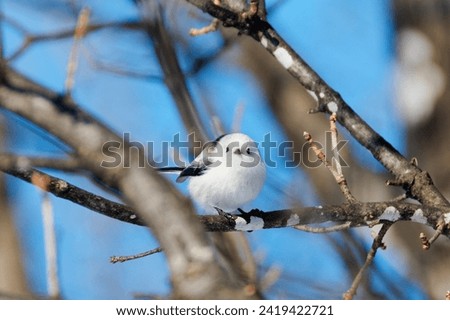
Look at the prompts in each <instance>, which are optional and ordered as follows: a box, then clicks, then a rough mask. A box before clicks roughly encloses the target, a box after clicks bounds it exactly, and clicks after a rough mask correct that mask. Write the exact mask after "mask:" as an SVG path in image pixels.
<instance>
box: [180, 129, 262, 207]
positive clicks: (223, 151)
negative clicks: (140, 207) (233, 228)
mask: <svg viewBox="0 0 450 320" xmlns="http://www.w3.org/2000/svg"><path fill="white" fill-rule="evenodd" d="M188 178H189V186H188V190H189V193H190V195H191V197H192V199H193V200H194V201H196V202H197V203H198V204H199V205H200V206H202V207H203V208H204V209H206V211H207V212H208V213H210V212H215V210H217V211H218V212H219V213H221V212H220V211H221V210H222V213H224V212H225V213H232V212H234V211H236V210H240V211H241V209H240V208H241V206H243V205H245V204H247V203H248V202H250V201H252V200H253V199H255V198H256V196H257V195H258V194H259V192H260V191H261V189H262V187H263V185H264V181H265V178H266V167H265V164H264V162H263V161H262V159H261V155H260V153H259V150H258V147H257V145H256V143H255V142H254V141H253V140H252V139H251V138H250V137H249V136H247V135H245V134H243V133H230V134H225V135H222V136H220V137H218V138H217V139H216V140H214V141H212V142H208V143H207V144H206V145H205V147H204V148H203V151H202V152H201V153H200V154H199V155H198V156H197V157H196V158H195V159H194V160H193V161H192V162H191V164H190V165H189V166H187V167H186V168H184V169H183V170H182V171H181V173H180V175H179V176H178V178H177V180H176V181H177V182H183V181H185V180H186V179H188Z"/></svg>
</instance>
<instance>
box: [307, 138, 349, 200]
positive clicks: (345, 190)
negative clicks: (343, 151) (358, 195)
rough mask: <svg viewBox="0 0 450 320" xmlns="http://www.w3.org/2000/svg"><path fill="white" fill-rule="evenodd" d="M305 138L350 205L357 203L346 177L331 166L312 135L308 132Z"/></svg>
mask: <svg viewBox="0 0 450 320" xmlns="http://www.w3.org/2000/svg"><path fill="white" fill-rule="evenodd" d="M303 137H304V138H305V140H306V141H307V142H308V143H309V144H310V146H311V149H313V151H314V153H315V154H316V156H317V158H318V159H319V160H320V161H322V163H323V164H324V165H325V167H326V168H327V169H328V170H329V171H330V172H331V174H332V175H333V177H334V179H335V180H336V183H337V184H338V186H339V188H340V189H341V192H342V194H343V195H344V197H345V199H346V200H347V201H348V202H349V203H353V202H355V201H356V199H355V197H354V196H353V195H352V193H351V192H350V189H349V187H348V185H347V180H346V179H345V177H344V175H343V174H342V173H339V172H338V171H337V170H336V168H335V167H334V166H333V165H331V164H330V162H329V161H328V160H327V159H326V156H325V154H324V153H323V151H322V150H320V149H319V148H318V147H317V145H316V143H315V142H314V140H313V138H312V136H311V134H309V133H308V132H304V133H303ZM332 147H333V148H336V146H332Z"/></svg>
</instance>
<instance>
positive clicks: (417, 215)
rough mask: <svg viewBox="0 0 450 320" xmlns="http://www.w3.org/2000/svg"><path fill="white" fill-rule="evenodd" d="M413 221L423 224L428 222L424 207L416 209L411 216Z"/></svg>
mask: <svg viewBox="0 0 450 320" xmlns="http://www.w3.org/2000/svg"><path fill="white" fill-rule="evenodd" d="M411 221H414V222H417V223H421V224H427V218H425V216H424V215H423V211H422V209H417V210H416V211H414V214H413V215H412V217H411Z"/></svg>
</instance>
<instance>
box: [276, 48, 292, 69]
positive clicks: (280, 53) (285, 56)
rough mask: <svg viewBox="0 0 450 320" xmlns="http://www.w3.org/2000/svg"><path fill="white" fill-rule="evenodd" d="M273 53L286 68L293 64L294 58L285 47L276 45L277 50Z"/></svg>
mask: <svg viewBox="0 0 450 320" xmlns="http://www.w3.org/2000/svg"><path fill="white" fill-rule="evenodd" d="M273 55H274V56H275V58H277V60H278V62H279V63H281V65H282V66H283V67H285V68H286V69H289V68H290V67H291V66H292V65H293V64H294V59H292V56H291V55H290V54H289V52H287V50H286V49H285V48H282V47H278V48H277V50H275V51H274V52H273Z"/></svg>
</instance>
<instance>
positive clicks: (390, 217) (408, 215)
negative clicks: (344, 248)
mask: <svg viewBox="0 0 450 320" xmlns="http://www.w3.org/2000/svg"><path fill="white" fill-rule="evenodd" d="M0 170H2V168H1V167H0ZM5 172H6V173H8V174H11V175H13V176H15V177H18V178H20V179H22V180H24V181H26V182H29V183H31V182H32V179H33V175H43V176H45V179H44V181H47V182H46V184H45V187H41V188H42V189H44V190H46V191H47V192H50V193H52V194H53V195H55V196H57V197H60V198H63V199H67V200H69V201H71V202H74V203H76V204H78V205H81V206H84V207H86V208H88V209H90V210H92V211H95V212H98V213H101V214H103V215H105V216H108V217H110V218H113V219H117V220H120V221H123V222H128V223H132V224H136V225H144V222H143V220H142V219H140V218H139V215H138V213H137V212H136V211H134V210H133V209H132V208H130V207H128V206H126V205H123V204H120V203H117V202H114V201H111V200H108V199H105V198H103V197H100V196H98V195H95V194H93V193H90V192H88V191H85V190H83V189H80V188H78V187H76V186H74V185H72V184H70V183H68V182H66V181H64V180H62V179H59V178H55V177H53V176H50V175H47V174H45V173H43V172H41V171H38V170H10V169H9V170H6V171H5ZM449 212H450V209H449V208H436V207H426V206H422V205H418V204H412V203H406V202H401V203H398V202H395V203H394V202H368V203H360V202H355V203H344V204H342V205H328V206H318V207H304V208H292V209H286V210H277V211H269V212H262V211H260V210H252V211H250V212H248V213H245V214H242V215H235V216H231V217H232V218H231V219H227V218H226V217H224V216H221V215H202V216H198V217H197V219H198V220H199V221H200V222H201V223H202V224H203V226H204V228H205V230H206V231H209V232H229V231H256V230H261V229H271V228H284V227H293V226H295V227H296V228H298V229H300V230H304V231H309V232H331V231H336V230H337V229H339V228H342V229H348V228H354V227H362V226H366V227H373V226H374V225H376V224H379V223H383V222H385V221H388V222H392V223H395V222H398V221H413V222H416V223H421V224H423V225H426V226H429V227H432V228H435V229H436V228H438V226H439V224H438V222H439V221H442V219H444V221H446V220H445V219H447V220H449V221H450V213H449ZM330 222H331V223H337V224H338V225H337V226H334V227H317V225H320V224H323V223H330ZM348 224H349V226H347V225H348ZM334 229H336V230H334ZM441 234H442V235H444V236H446V237H449V238H450V228H448V223H447V227H446V228H443V230H442V233H441Z"/></svg>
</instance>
